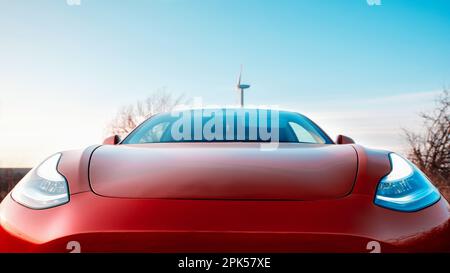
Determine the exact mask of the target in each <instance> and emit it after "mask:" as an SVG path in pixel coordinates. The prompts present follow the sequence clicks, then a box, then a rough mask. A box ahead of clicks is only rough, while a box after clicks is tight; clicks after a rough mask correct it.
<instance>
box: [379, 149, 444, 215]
mask: <svg viewBox="0 0 450 273" xmlns="http://www.w3.org/2000/svg"><path fill="white" fill-rule="evenodd" d="M389 159H390V161H391V172H390V173H389V174H388V175H386V176H385V177H383V179H381V181H380V184H379V185H378V189H377V193H376V196H375V204H377V205H379V206H382V207H386V208H389V209H394V210H400V211H417V210H420V209H423V208H425V207H428V206H430V205H432V204H434V203H436V202H437V201H438V200H439V198H440V197H441V195H440V194H439V191H438V190H437V189H436V188H435V187H434V186H433V185H432V184H431V182H430V181H429V180H428V179H427V178H426V176H425V175H424V174H423V173H422V172H421V171H420V170H419V169H418V168H417V167H416V166H414V165H413V164H412V163H411V162H409V161H408V160H406V159H404V158H402V157H400V156H399V155H397V154H394V153H391V154H389Z"/></svg>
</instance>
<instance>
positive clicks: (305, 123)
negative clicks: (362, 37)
mask: <svg viewBox="0 0 450 273" xmlns="http://www.w3.org/2000/svg"><path fill="white" fill-rule="evenodd" d="M449 216H450V213H449V204H448V202H447V200H445V199H444V198H443V197H442V196H441V195H440V193H439V192H438V190H437V189H436V188H435V187H434V186H433V185H432V184H431V183H430V181H429V179H428V178H427V177H426V176H425V175H424V174H423V173H422V172H421V171H420V170H419V169H418V168H417V167H416V166H414V165H413V164H412V163H411V162H409V161H408V160H406V159H404V158H403V157H401V156H400V155H397V154H395V153H392V152H388V151H381V150H372V149H367V148H364V147H362V146H360V145H356V144H354V142H353V141H352V140H351V139H350V138H348V137H345V136H339V137H338V139H337V141H336V142H333V141H332V140H331V139H330V138H329V136H328V135H327V134H326V133H325V132H324V131H323V130H321V129H320V128H319V127H318V126H317V125H316V124H315V123H313V122H312V121H311V120H309V119H308V118H306V117H305V116H302V115H300V114H297V113H293V112H287V111H281V110H280V111H278V110H264V109H196V110H195V109H194V110H184V111H178V112H176V111H175V112H171V113H164V114H158V115H155V116H153V117H151V118H150V119H148V120H146V121H145V122H143V123H142V124H141V125H140V126H138V127H137V128H136V129H135V130H134V131H133V132H131V133H130V134H129V135H128V136H126V137H125V138H124V139H123V140H122V141H121V140H120V139H119V137H117V136H113V137H110V138H108V139H106V140H105V142H104V145H96V146H91V147H88V148H86V149H84V150H73V151H65V152H61V153H57V154H54V155H52V156H50V157H49V158H47V159H46V160H44V161H43V162H42V163H41V164H40V165H38V166H37V167H35V168H34V169H32V170H31V171H30V172H29V173H28V174H27V175H26V176H25V177H24V178H23V179H22V180H21V181H20V182H19V183H18V185H17V186H16V187H15V188H14V189H13V191H12V192H11V193H10V194H9V195H8V196H7V197H6V198H5V199H4V200H3V202H2V203H1V205H0V250H1V251H3V252H80V251H81V252H424V251H433V252H435V251H450V224H449V223H450V221H449V219H450V218H449Z"/></svg>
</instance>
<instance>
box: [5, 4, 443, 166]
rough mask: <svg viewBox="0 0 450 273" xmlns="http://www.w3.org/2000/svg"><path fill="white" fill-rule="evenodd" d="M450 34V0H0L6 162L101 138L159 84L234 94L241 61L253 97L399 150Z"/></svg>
mask: <svg viewBox="0 0 450 273" xmlns="http://www.w3.org/2000/svg"><path fill="white" fill-rule="evenodd" d="M72 1H74V0H72ZM449 46H450V1H445V0H433V1H431V0H430V1H425V0H422V1H414V0H381V5H378V6H371V5H368V3H367V2H366V0H345V1H344V0H341V1H339V0H334V1H333V0H328V1H316V0H314V1H296V0H292V1H287V0H281V1H280V0H277V1H269V0H227V1H225V0H190V1H188V0H148V1H138V0H135V1H111V0H81V4H80V5H79V6H73V5H68V4H67V2H66V0H42V1H25V0H16V1H6V0H0V94H1V95H0V125H1V126H0V127H1V129H0V130H1V133H0V143H2V144H0V150H1V151H2V152H1V153H0V167H2V166H19V165H20V166H25V165H33V164H35V163H36V162H38V161H39V160H40V159H42V158H43V157H45V156H47V155H49V154H51V153H53V152H56V151H59V150H63V149H68V148H77V147H83V146H85V145H88V144H90V143H98V142H100V141H101V138H102V137H103V136H104V127H105V125H106V123H107V122H108V120H110V119H111V118H112V117H113V116H114V114H115V112H116V110H117V108H118V107H119V106H121V105H123V104H128V103H133V102H134V101H136V100H138V99H143V98H145V97H146V95H147V94H148V93H150V92H152V91H155V90H157V89H160V88H166V89H167V90H168V91H170V92H173V93H177V94H181V93H184V94H186V96H188V97H201V98H202V99H203V102H204V103H205V104H232V103H235V102H236V99H237V94H236V92H235V91H234V86H235V83H236V79H237V73H238V71H239V66H240V64H244V80H245V81H247V82H249V83H251V84H252V87H251V89H250V91H249V92H248V95H247V98H246V99H247V102H248V103H251V104H255V105H259V104H266V105H267V104H269V105H279V106H280V107H283V108H289V109H293V110H297V111H299V112H303V113H306V114H308V115H310V116H311V118H313V119H315V120H316V121H317V122H318V123H319V124H320V125H322V126H323V127H324V128H325V129H326V130H329V131H331V132H330V133H331V134H332V135H333V134H338V133H345V134H348V135H350V136H352V137H354V138H355V139H356V140H357V141H358V142H360V143H362V144H365V145H368V146H371V147H378V148H387V149H394V150H395V149H398V150H401V149H403V148H404V140H402V138H401V137H400V136H399V133H400V131H399V128H401V127H403V126H406V127H412V128H416V129H420V126H419V125H418V124H417V121H418V119H417V117H416V114H417V112H419V111H422V110H427V109H429V108H430V107H432V105H433V104H432V100H433V97H434V96H435V95H436V93H437V92H438V91H439V90H440V89H442V87H443V86H448V85H450V50H449V49H450V48H449ZM30 140H33V141H30ZM6 143H7V144H6ZM402 145H403V146H402Z"/></svg>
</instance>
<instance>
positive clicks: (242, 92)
mask: <svg viewBox="0 0 450 273" xmlns="http://www.w3.org/2000/svg"><path fill="white" fill-rule="evenodd" d="M241 80H242V65H241V72H240V73H239V80H238V84H237V89H238V91H239V92H240V95H241V108H243V107H244V89H248V88H250V84H243V83H241Z"/></svg>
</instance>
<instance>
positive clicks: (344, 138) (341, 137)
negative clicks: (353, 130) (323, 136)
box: [336, 135, 355, 144]
mask: <svg viewBox="0 0 450 273" xmlns="http://www.w3.org/2000/svg"><path fill="white" fill-rule="evenodd" d="M336 143H337V144H353V143H355V141H354V140H353V139H352V138H350V137H348V136H344V135H338V136H337V139H336Z"/></svg>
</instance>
